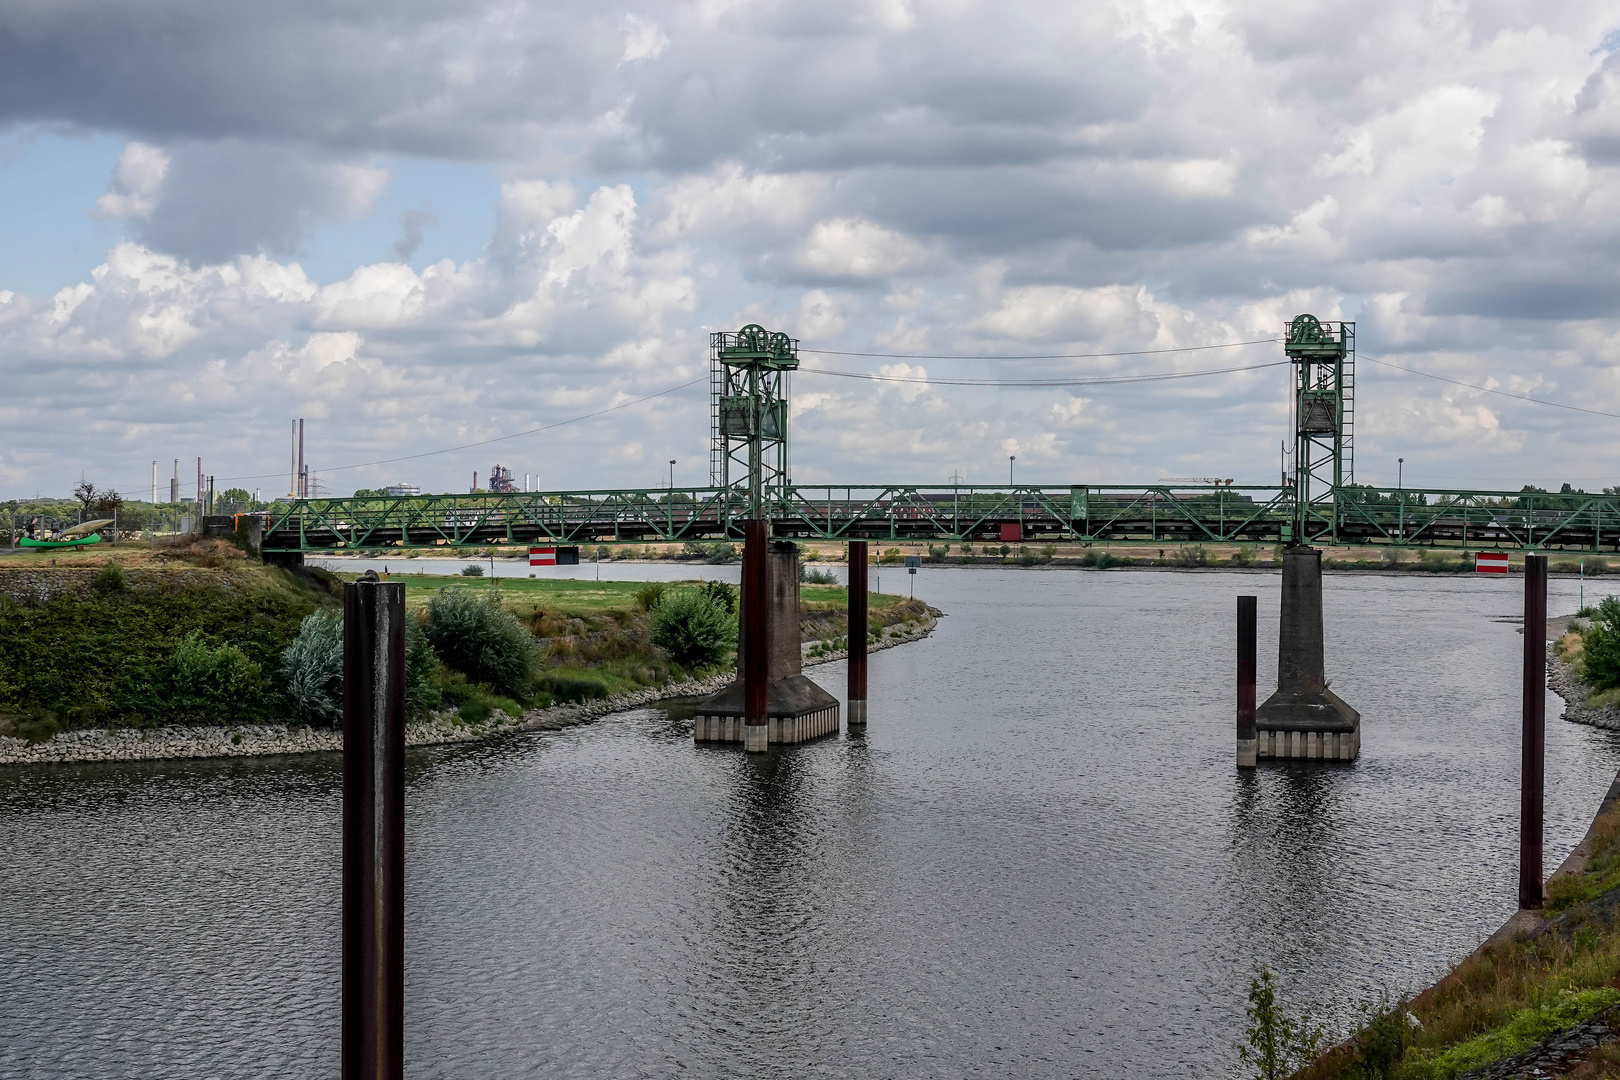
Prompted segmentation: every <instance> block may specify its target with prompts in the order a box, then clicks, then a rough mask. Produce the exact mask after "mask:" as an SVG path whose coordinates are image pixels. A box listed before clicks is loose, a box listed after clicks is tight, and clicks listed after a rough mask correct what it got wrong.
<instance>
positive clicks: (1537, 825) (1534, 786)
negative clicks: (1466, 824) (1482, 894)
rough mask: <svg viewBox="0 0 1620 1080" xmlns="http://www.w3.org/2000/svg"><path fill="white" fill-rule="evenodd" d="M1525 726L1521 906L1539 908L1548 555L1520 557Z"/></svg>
mask: <svg viewBox="0 0 1620 1080" xmlns="http://www.w3.org/2000/svg"><path fill="white" fill-rule="evenodd" d="M1523 711H1524V731H1523V736H1522V759H1521V778H1520V781H1519V907H1521V908H1540V907H1541V901H1542V889H1543V885H1542V865H1541V832H1542V801H1543V796H1544V794H1545V789H1544V784H1545V766H1546V756H1547V742H1546V740H1547V556H1545V555H1526V556H1525V559H1524V710H1523Z"/></svg>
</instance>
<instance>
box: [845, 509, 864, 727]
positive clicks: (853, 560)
mask: <svg viewBox="0 0 1620 1080" xmlns="http://www.w3.org/2000/svg"><path fill="white" fill-rule="evenodd" d="M866 559H867V554H866V541H865V540H851V541H850V542H849V620H848V621H849V664H848V665H847V666H848V668H849V692H848V694H847V695H846V696H847V697H848V699H849V726H850V727H852V728H853V727H865V726H866Z"/></svg>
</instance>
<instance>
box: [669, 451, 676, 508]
mask: <svg viewBox="0 0 1620 1080" xmlns="http://www.w3.org/2000/svg"><path fill="white" fill-rule="evenodd" d="M669 490H670V496H671V497H672V498H673V497H674V493H675V459H674V458H670V459H669Z"/></svg>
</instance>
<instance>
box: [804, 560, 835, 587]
mask: <svg viewBox="0 0 1620 1080" xmlns="http://www.w3.org/2000/svg"><path fill="white" fill-rule="evenodd" d="M799 580H800V581H802V582H804V583H805V584H806V585H836V584H838V575H837V574H835V573H833V572H832V571H831V570H822V569H821V568H819V567H818V568H816V569H814V570H806V569H805V568H804V565H803V564H802V563H801V564H800V565H799Z"/></svg>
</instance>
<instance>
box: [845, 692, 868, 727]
mask: <svg viewBox="0 0 1620 1080" xmlns="http://www.w3.org/2000/svg"><path fill="white" fill-rule="evenodd" d="M848 722H849V726H850V727H865V726H866V702H865V701H864V700H860V701H857V700H856V699H855V698H850V700H849V721H848Z"/></svg>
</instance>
